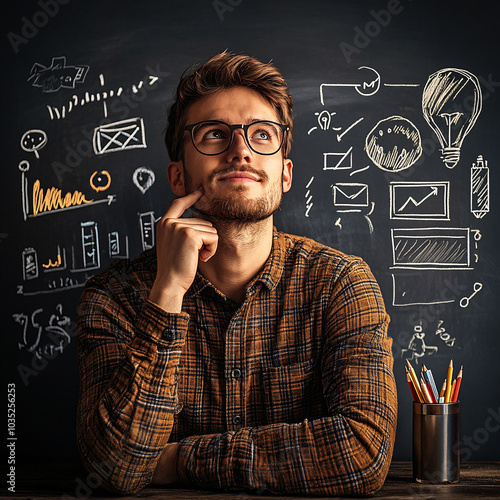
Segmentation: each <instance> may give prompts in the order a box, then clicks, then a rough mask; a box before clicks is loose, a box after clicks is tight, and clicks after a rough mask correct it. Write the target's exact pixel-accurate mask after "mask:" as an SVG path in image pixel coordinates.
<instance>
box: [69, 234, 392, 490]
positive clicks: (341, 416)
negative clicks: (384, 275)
mask: <svg viewBox="0 0 500 500" xmlns="http://www.w3.org/2000/svg"><path fill="white" fill-rule="evenodd" d="M155 275H156V256H155V251H154V250H151V251H148V252H145V253H143V254H142V255H141V256H139V257H138V258H137V259H135V260H132V261H129V260H124V261H118V262H116V263H115V264H113V265H112V266H111V268H110V269H109V270H108V271H106V272H105V273H103V274H101V275H99V276H96V277H94V278H92V279H90V280H89V281H88V283H87V285H86V288H85V290H84V292H83V294H82V297H81V300H80V303H79V308H78V315H77V316H78V317H77V322H78V328H79V333H78V359H79V369H80V400H79V407H78V421H77V433H78V444H79V448H80V453H81V456H82V459H83V461H84V463H85V465H86V467H87V468H88V469H89V470H90V471H92V472H94V473H98V474H99V475H100V476H101V478H102V481H103V484H104V485H105V486H106V487H107V488H109V489H111V490H114V491H118V492H122V493H124V492H129V493H130V492H135V491H138V490H139V489H141V488H143V487H144V486H146V485H147V484H149V483H150V482H151V479H152V475H153V472H154V469H155V466H156V464H157V460H158V458H159V456H160V454H161V452H162V450H163V448H164V446H165V445H166V444H167V442H178V443H179V447H178V452H177V473H178V475H179V477H180V479H181V480H182V481H183V482H185V483H187V484H189V485H192V486H196V487H202V488H204V487H207V488H220V489H225V490H242V489H252V490H261V491H263V489H266V490H269V491H272V492H276V493H286V494H314V495H338V494H366V493H370V492H373V491H376V490H377V489H379V488H380V487H381V486H382V484H383V482H384V480H385V477H386V475H387V471H388V468H389V465H390V460H391V457H392V451H393V445H394V438H395V430H396V420H397V400H396V387H395V382H394V377H393V373H392V363H393V359H392V354H391V345H392V339H390V338H388V337H387V326H388V322H389V318H388V315H387V313H386V311H385V308H384V304H383V300H382V296H381V293H380V290H379V287H378V285H377V283H376V281H375V279H374V277H373V275H372V273H371V272H370V270H369V268H368V266H367V265H366V264H365V263H364V262H363V261H362V260H361V259H359V258H356V257H352V256H347V255H345V254H343V253H341V252H339V251H336V250H333V249H331V248H328V247H325V246H323V245H320V244H318V243H316V242H314V241H312V240H310V239H307V238H302V237H297V236H292V235H287V234H283V233H279V232H277V231H275V232H274V236H273V248H272V252H271V254H270V256H269V259H268V260H267V262H266V264H265V265H264V267H263V268H262V270H261V272H260V273H259V274H258V275H257V276H256V277H255V279H253V280H252V281H251V282H250V283H249V284H248V286H247V289H246V296H245V299H244V301H243V303H242V304H236V303H234V302H233V301H231V300H229V299H227V298H226V297H225V296H224V295H223V294H222V293H220V292H219V291H218V290H217V289H216V288H214V287H213V286H212V285H211V283H209V282H208V281H207V280H206V279H204V278H203V276H201V275H200V274H198V275H197V276H196V278H195V280H194V282H193V284H192V286H191V288H190V289H189V290H188V292H187V294H186V295H185V297H184V302H183V310H182V312H181V313H179V314H173V313H167V312H165V311H163V310H162V309H161V308H159V307H158V306H156V305H155V304H153V303H152V302H150V301H149V300H148V295H149V290H150V288H151V286H152V284H153V280H154V278H155Z"/></svg>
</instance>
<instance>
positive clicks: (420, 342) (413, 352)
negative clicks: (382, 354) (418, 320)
mask: <svg viewBox="0 0 500 500" xmlns="http://www.w3.org/2000/svg"><path fill="white" fill-rule="evenodd" d="M413 331H414V333H413V336H412V338H411V340H410V342H409V344H408V348H407V349H401V356H402V357H403V356H404V357H405V358H406V359H409V360H411V361H415V363H417V364H418V360H419V359H420V358H423V357H424V356H431V355H432V354H436V353H437V352H438V347H437V346H433V345H427V344H426V343H425V332H424V331H423V329H422V325H415V326H414V327H413ZM407 352H408V353H410V357H408V356H407V355H406V356H405V353H407Z"/></svg>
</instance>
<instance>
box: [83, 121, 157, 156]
mask: <svg viewBox="0 0 500 500" xmlns="http://www.w3.org/2000/svg"><path fill="white" fill-rule="evenodd" d="M93 143H94V144H93V145H94V152H95V154H96V155H101V154H104V153H111V152H115V151H125V150H127V149H135V148H145V147H147V146H146V134H145V130H144V121H143V119H142V118H130V119H128V120H122V121H119V122H114V123H108V124H106V125H102V126H100V127H97V128H96V129H95V130H94V137H93Z"/></svg>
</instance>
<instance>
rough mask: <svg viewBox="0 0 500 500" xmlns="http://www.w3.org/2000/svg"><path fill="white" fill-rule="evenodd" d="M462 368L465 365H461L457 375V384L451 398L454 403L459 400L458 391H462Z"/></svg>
mask: <svg viewBox="0 0 500 500" xmlns="http://www.w3.org/2000/svg"><path fill="white" fill-rule="evenodd" d="M462 369H463V366H461V367H460V371H459V372H458V375H457V379H456V380H457V383H456V384H455V390H454V391H453V396H452V399H451V401H452V403H456V402H457V401H458V391H460V385H461V384H462Z"/></svg>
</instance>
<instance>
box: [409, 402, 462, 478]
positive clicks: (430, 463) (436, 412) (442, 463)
mask: <svg viewBox="0 0 500 500" xmlns="http://www.w3.org/2000/svg"><path fill="white" fill-rule="evenodd" d="M413 478H414V479H415V480H416V481H418V482H419V483H455V482H457V481H458V480H459V478H460V404H459V403H416V402H414V403H413Z"/></svg>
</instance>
